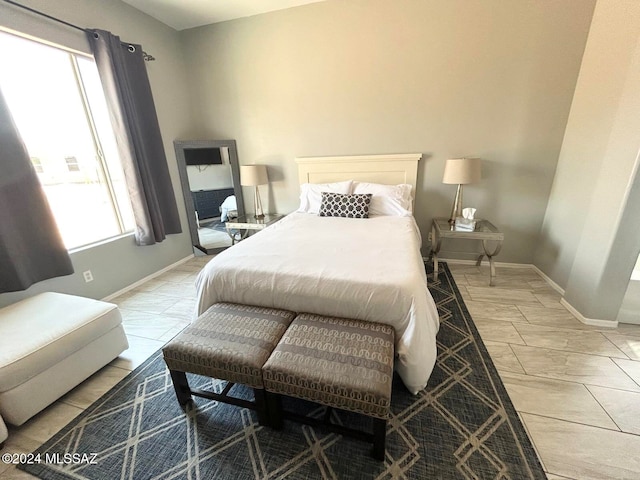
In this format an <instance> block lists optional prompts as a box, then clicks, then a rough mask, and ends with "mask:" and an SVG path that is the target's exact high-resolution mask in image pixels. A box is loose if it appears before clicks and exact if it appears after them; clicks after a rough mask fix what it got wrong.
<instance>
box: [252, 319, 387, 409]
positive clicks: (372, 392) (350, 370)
mask: <svg viewBox="0 0 640 480" xmlns="http://www.w3.org/2000/svg"><path fill="white" fill-rule="evenodd" d="M393 357H394V330H393V328H392V327H390V326H388V325H383V324H379V323H370V322H362V321H359V320H349V319H344V318H332V317H323V316H319V315H311V314H307V313H303V314H301V315H298V316H297V317H296V319H295V320H294V321H293V323H292V324H291V326H290V327H289V329H288V330H287V332H286V333H285V334H284V335H283V336H282V339H281V340H280V343H279V344H278V346H277V347H276V348H275V350H274V351H273V353H272V354H271V357H270V358H269V360H267V363H265V365H264V367H263V369H262V371H263V378H264V386H265V389H266V390H267V391H269V392H273V393H280V394H283V395H288V396H291V397H297V398H303V399H305V400H311V401H314V402H317V403H320V404H322V405H328V406H331V407H336V408H341V409H344V410H349V411H352V412H358V413H363V414H365V415H369V416H372V417H377V418H384V419H386V418H387V417H388V416H389V406H390V403H391V380H392V378H393Z"/></svg>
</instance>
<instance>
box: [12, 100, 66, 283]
mask: <svg viewBox="0 0 640 480" xmlns="http://www.w3.org/2000/svg"><path fill="white" fill-rule="evenodd" d="M72 273H73V266H72V265H71V258H70V257H69V253H68V252H67V249H66V247H65V246H64V243H63V242H62V237H61V236H60V232H59V231H58V227H57V225H56V222H55V220H54V218H53V214H52V213H51V208H50V207H49V202H48V201H47V198H46V196H45V193H44V190H43V189H42V186H41V185H40V181H39V180H38V176H37V175H36V171H35V169H34V167H33V165H32V164H31V159H30V158H29V154H28V153H27V149H26V147H25V146H24V143H23V142H22V138H20V134H19V133H18V129H17V128H16V126H15V123H14V122H13V118H12V117H11V113H10V112H9V108H8V106H7V104H6V102H5V100H4V97H3V96H2V92H0V293H4V292H15V291H18V290H25V289H26V288H28V287H29V286H30V285H32V284H34V283H36V282H39V281H41V280H45V279H47V278H53V277H59V276H62V275H70V274H72Z"/></svg>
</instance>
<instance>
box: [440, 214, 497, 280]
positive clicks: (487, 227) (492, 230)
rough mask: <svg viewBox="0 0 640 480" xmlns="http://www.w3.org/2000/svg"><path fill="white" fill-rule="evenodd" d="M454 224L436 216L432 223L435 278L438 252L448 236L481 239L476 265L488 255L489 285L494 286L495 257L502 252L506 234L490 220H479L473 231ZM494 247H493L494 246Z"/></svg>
mask: <svg viewBox="0 0 640 480" xmlns="http://www.w3.org/2000/svg"><path fill="white" fill-rule="evenodd" d="M453 228H454V227H453V225H452V224H450V223H449V219H447V218H434V219H433V222H432V223H431V256H432V257H433V279H434V280H438V252H440V247H441V246H442V240H443V239H446V238H458V239H463V240H481V241H482V249H483V250H484V253H481V254H480V256H479V257H478V260H477V261H476V265H478V266H480V264H481V263H482V258H483V257H484V256H485V255H486V256H487V258H488V259H489V268H490V270H489V285H490V286H492V287H493V285H494V282H493V280H494V278H495V277H496V267H495V265H494V263H493V257H495V256H496V255H498V253H500V249H501V248H502V240H504V234H503V233H502V232H501V231H500V230H498V228H497V227H496V226H495V225H494V224H493V223H491V222H490V221H489V220H478V221H477V222H476V228H475V230H474V231H472V232H464V231H456V230H454V229H453ZM492 247H493V248H492Z"/></svg>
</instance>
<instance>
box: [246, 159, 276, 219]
mask: <svg viewBox="0 0 640 480" xmlns="http://www.w3.org/2000/svg"><path fill="white" fill-rule="evenodd" d="M267 183H269V179H268V177H267V166H266V165H241V166H240V185H242V186H244V187H254V189H255V190H254V197H253V211H254V212H255V218H258V219H260V218H264V212H263V211H262V201H261V200H260V192H259V191H258V185H266V184H267Z"/></svg>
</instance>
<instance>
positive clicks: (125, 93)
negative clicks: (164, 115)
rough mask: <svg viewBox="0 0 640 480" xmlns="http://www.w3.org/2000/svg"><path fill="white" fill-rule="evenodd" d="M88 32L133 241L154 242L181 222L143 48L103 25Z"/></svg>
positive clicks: (139, 242)
mask: <svg viewBox="0 0 640 480" xmlns="http://www.w3.org/2000/svg"><path fill="white" fill-rule="evenodd" d="M87 36H88V38H89V43H90V44H91V49H92V51H93V55H94V58H95V60H96V64H97V65H98V72H99V73H100V80H101V81H102V86H103V88H104V91H105V95H106V97H107V103H108V105H109V114H110V117H111V124H112V125H113V129H114V131H115V134H116V140H117V142H118V150H119V152H120V159H121V161H122V165H123V168H124V173H125V178H126V181H127V186H128V188H129V195H130V197H131V204H132V205H133V214H134V217H135V221H136V232H135V238H136V243H137V244H138V245H153V244H154V243H156V242H161V241H162V240H164V238H165V237H166V235H167V234H171V233H180V232H182V228H181V227H180V217H179V216H178V207H177V205H176V199H175V195H174V193H173V186H172V184H171V178H170V176H169V168H168V166H167V159H166V156H165V152H164V146H163V144H162V137H161V135H160V126H159V125H158V117H157V115H156V109H155V104H154V102H153V96H152V94H151V86H150V85H149V77H148V76H147V70H146V65H145V62H144V58H143V55H142V48H141V47H140V45H132V44H123V43H122V42H121V41H120V38H119V37H116V36H115V35H112V34H111V33H109V32H106V31H103V30H91V31H88V32H87Z"/></svg>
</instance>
